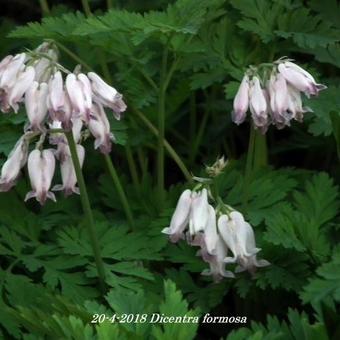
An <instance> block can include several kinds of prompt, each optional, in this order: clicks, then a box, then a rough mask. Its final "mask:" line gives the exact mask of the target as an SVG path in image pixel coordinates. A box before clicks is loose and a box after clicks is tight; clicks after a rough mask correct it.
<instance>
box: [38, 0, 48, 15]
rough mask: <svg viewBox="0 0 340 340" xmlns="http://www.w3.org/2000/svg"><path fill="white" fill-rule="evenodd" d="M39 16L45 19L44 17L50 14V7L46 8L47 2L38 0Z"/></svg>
mask: <svg viewBox="0 0 340 340" xmlns="http://www.w3.org/2000/svg"><path fill="white" fill-rule="evenodd" d="M39 3H40V8H41V14H42V15H43V16H44V17H45V16H46V15H49V14H50V7H49V6H48V2H47V0H39Z"/></svg>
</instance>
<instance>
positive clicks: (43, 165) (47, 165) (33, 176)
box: [25, 149, 56, 205]
mask: <svg viewBox="0 0 340 340" xmlns="http://www.w3.org/2000/svg"><path fill="white" fill-rule="evenodd" d="M27 166H28V174H29V177H30V182H31V186H32V191H30V192H28V193H27V195H26V197H25V201H27V200H29V199H30V198H33V197H36V200H37V201H38V202H39V203H40V204H41V205H43V204H44V203H45V202H46V199H47V198H49V199H51V200H52V201H56V198H55V196H54V193H52V192H51V191H49V190H50V186H51V182H52V179H53V175H54V169H55V158H54V154H53V151H52V150H43V151H40V150H37V149H35V150H33V151H31V153H30V154H29V156H28V161H27Z"/></svg>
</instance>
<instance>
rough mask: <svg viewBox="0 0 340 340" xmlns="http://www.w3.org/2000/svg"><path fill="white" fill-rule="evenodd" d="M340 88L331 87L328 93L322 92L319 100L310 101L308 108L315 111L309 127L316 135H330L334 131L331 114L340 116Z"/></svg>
mask: <svg viewBox="0 0 340 340" xmlns="http://www.w3.org/2000/svg"><path fill="white" fill-rule="evenodd" d="M339 92H340V87H336V86H330V87H329V88H328V89H327V90H326V91H322V92H321V93H320V95H319V97H318V98H317V100H310V101H308V106H310V107H311V108H312V109H313V120H312V123H311V125H310V126H309V131H310V132H311V133H313V134H314V135H316V136H317V135H321V134H324V135H326V136H328V135H330V134H331V133H332V132H333V131H332V120H331V117H330V113H331V112H335V113H336V114H338V115H340V114H339V107H340V98H339Z"/></svg>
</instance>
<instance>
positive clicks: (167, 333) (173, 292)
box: [152, 280, 199, 340]
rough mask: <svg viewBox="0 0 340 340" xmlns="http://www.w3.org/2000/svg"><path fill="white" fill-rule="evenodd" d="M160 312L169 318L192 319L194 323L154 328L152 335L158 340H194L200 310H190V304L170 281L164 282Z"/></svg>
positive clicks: (164, 325)
mask: <svg viewBox="0 0 340 340" xmlns="http://www.w3.org/2000/svg"><path fill="white" fill-rule="evenodd" d="M159 312H160V313H161V314H164V315H165V316H169V317H180V316H186V317H192V318H193V319H192V320H193V322H190V323H189V322H188V323H163V325H162V326H154V325H153V326H152V335H153V336H154V337H155V338H156V339H158V340H171V339H188V340H189V339H193V338H194V337H195V335H196V332H197V328H198V321H199V317H198V315H199V314H198V310H189V309H188V303H187V302H186V301H185V300H184V299H183V296H182V294H181V292H180V291H178V290H177V289H176V285H175V284H174V283H173V282H171V281H170V280H167V281H164V302H163V303H161V305H160V306H159Z"/></svg>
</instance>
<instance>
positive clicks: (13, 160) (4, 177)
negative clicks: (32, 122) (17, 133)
mask: <svg viewBox="0 0 340 340" xmlns="http://www.w3.org/2000/svg"><path fill="white" fill-rule="evenodd" d="M27 154H28V140H27V138H26V136H25V135H24V136H22V137H21V138H20V139H19V140H18V142H17V143H16V144H15V146H14V148H13V150H12V151H11V153H10V154H9V156H8V158H7V160H6V162H5V163H4V165H3V166H2V169H1V178H0V191H8V190H10V189H11V188H12V187H13V186H14V185H15V183H16V181H17V179H18V177H19V175H20V170H21V168H22V167H23V166H24V165H25V164H26V161H27Z"/></svg>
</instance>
